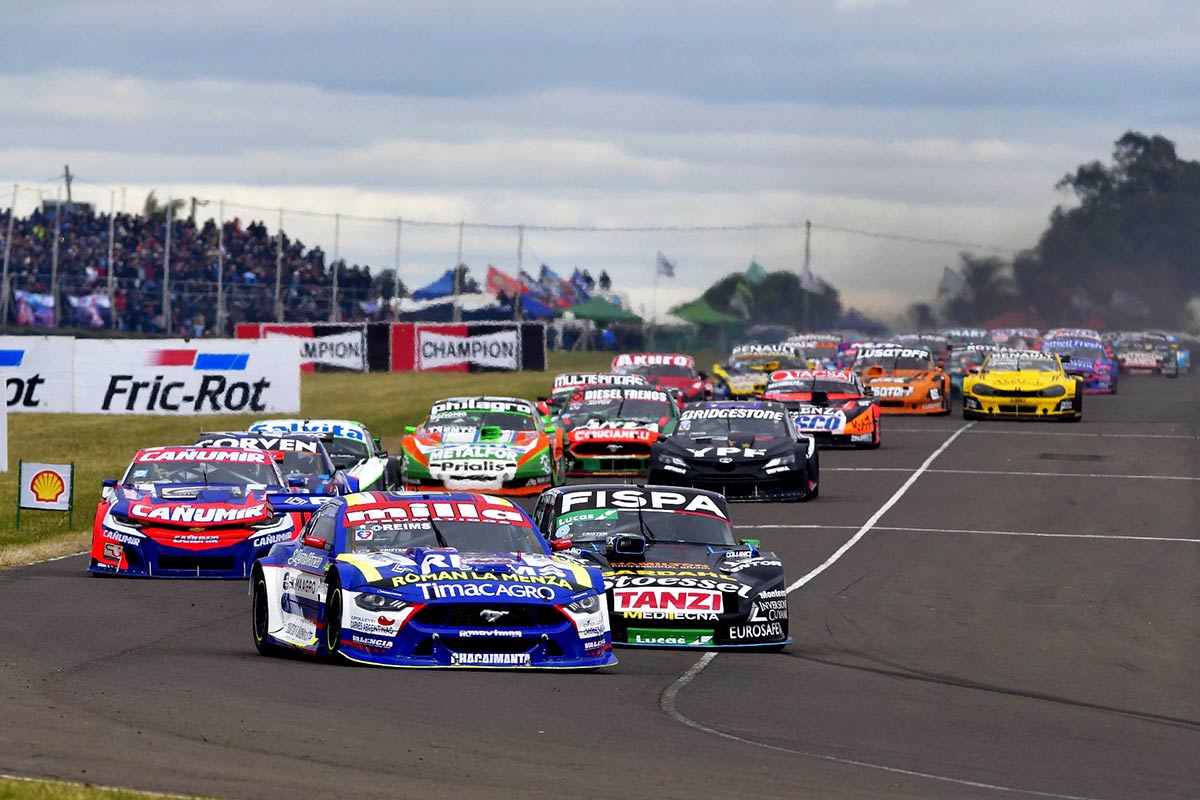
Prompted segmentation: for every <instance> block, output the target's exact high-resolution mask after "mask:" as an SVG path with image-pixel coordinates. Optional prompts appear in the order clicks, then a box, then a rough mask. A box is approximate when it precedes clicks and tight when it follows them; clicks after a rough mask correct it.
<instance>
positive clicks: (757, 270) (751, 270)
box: [745, 261, 767, 286]
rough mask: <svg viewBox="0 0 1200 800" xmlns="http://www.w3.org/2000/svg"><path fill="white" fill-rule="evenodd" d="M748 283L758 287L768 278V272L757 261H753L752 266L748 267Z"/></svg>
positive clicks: (746, 273)
mask: <svg viewBox="0 0 1200 800" xmlns="http://www.w3.org/2000/svg"><path fill="white" fill-rule="evenodd" d="M745 276H746V283H748V284H750V285H751V286H758V285H759V284H760V283H762V282H763V281H764V280H766V278H767V271H766V270H765V269H763V268H762V265H761V264H759V263H758V262H757V261H751V262H750V266H749V267H746V272H745Z"/></svg>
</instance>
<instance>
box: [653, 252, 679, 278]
mask: <svg viewBox="0 0 1200 800" xmlns="http://www.w3.org/2000/svg"><path fill="white" fill-rule="evenodd" d="M654 263H655V267H656V268H657V270H658V274H659V275H662V276H663V277H664V278H674V277H675V262H674V261H668V260H667V257H666V256H665V255H664V254H663V251H662V250H659V251H658V257H657V258H656V259H655V262H654Z"/></svg>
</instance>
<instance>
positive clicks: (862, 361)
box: [854, 355, 933, 372]
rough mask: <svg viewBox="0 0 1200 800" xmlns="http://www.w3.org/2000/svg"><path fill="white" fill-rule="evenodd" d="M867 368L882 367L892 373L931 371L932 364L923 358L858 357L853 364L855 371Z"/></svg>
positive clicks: (901, 356)
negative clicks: (904, 370) (896, 371)
mask: <svg viewBox="0 0 1200 800" xmlns="http://www.w3.org/2000/svg"><path fill="white" fill-rule="evenodd" d="M868 367H883V368H884V369H885V370H887V371H889V372H892V371H895V370H902V369H907V370H924V369H933V364H932V363H931V362H930V360H929V359H928V358H925V357H924V356H903V355H900V356H870V357H867V358H863V357H859V358H858V359H856V360H855V362H854V368H855V369H859V370H862V369H867V368H868Z"/></svg>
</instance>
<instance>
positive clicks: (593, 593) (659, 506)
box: [89, 329, 1190, 669]
mask: <svg viewBox="0 0 1200 800" xmlns="http://www.w3.org/2000/svg"><path fill="white" fill-rule="evenodd" d="M1189 356H1190V354H1189V353H1188V352H1187V349H1186V348H1185V347H1182V346H1181V345H1180V343H1179V342H1177V341H1176V342H1172V341H1171V339H1170V338H1169V337H1168V336H1167V335H1165V334H1158V333H1155V332H1142V333H1137V334H1122V335H1120V336H1102V335H1101V334H1099V333H1098V332H1096V331H1091V330H1084V329H1056V330H1050V331H1046V332H1040V331H1034V330H1030V329H1004V330H1002V331H987V330H983V329H947V330H944V331H940V332H918V333H914V334H908V335H901V336H897V337H894V338H893V339H890V340H887V341H880V340H869V339H868V338H867V337H853V336H846V335H842V334H836V333H828V334H816V335H807V336H803V337H793V339H790V340H788V341H787V342H784V343H782V344H751V345H741V346H739V347H737V348H735V349H734V351H733V352H732V353H731V356H730V359H729V360H728V362H726V363H724V364H718V365H716V366H715V367H714V369H713V378H712V379H710V378H709V377H708V376H707V375H705V374H704V373H702V372H699V371H698V370H696V367H695V362H694V360H693V359H692V358H691V357H690V356H686V355H683V354H674V353H627V354H621V355H619V356H617V357H616V358H615V359H614V360H613V363H612V371H611V372H607V373H570V374H562V375H558V376H556V377H555V378H554V379H553V381H552V384H551V387H550V391H549V393H548V394H547V395H545V396H543V397H540V398H538V399H537V400H536V401H531V400H526V399H523V398H515V397H497V396H488V395H479V396H460V397H447V398H443V399H441V400H438V401H437V402H435V403H434V404H433V405H432V406H431V407H430V409H429V413H428V414H427V416H426V417H425V419H424V420H422V421H421V422H420V423H419V424H418V425H414V426H411V427H408V428H406V429H405V431H404V435H403V437H402V440H401V445H400V452H399V453H398V454H396V455H391V454H389V453H388V452H386V451H385V450H383V448H382V446H381V444H380V440H379V439H378V438H376V437H374V436H372V435H371V432H370V431H369V430H368V429H367V428H366V427H365V426H364V425H363V424H362V423H359V422H356V421H353V420H337V419H304V418H294V419H265V420H259V421H256V422H254V423H253V424H251V425H249V426H248V428H247V429H246V430H245V431H217V432H202V433H200V434H199V435H198V436H197V438H196V439H195V441H194V442H192V443H190V444H178V445H169V446H159V447H149V448H143V449H140V450H138V451H137V452H136V453H135V454H134V455H133V458H132V460H131V461H130V463H129V465H128V466H127V467H126V469H125V472H124V473H123V475H122V477H121V478H119V479H115V478H114V479H109V480H106V481H105V482H104V488H103V492H102V497H101V500H100V502H99V503H98V505H97V509H96V515H95V519H94V524H93V536H92V546H91V550H90V556H89V571H90V572H92V573H94V574H98V575H124V576H139V577H160V578H236V579H242V580H247V581H248V582H249V585H250V597H251V617H252V625H251V627H252V632H253V640H254V645H255V647H256V648H257V649H258V650H259V651H260V652H261V653H264V654H268V655H275V654H279V653H284V652H289V651H292V652H297V653H303V654H307V655H309V656H314V657H322V658H332V659H341V660H347V661H353V662H361V663H365V664H376V665H386V666H403V667H471V668H547V669H549V668H561V669H592V668H598V667H606V666H609V665H612V664H615V663H616V659H615V657H614V655H613V645H614V644H617V645H622V646H636V645H643V646H653V647H671V646H682V647H703V648H709V647H741V648H758V649H770V650H776V649H779V648H782V647H783V646H785V645H786V644H787V643H789V642H790V639H789V636H788V604H787V594H786V586H787V583H786V581H785V578H784V569H783V565H782V563H781V562H780V561H779V559H778V558H777V557H776V556H775V555H774V554H772V553H770V552H767V551H764V550H762V549H761V548H760V546H759V543H758V542H757V541H756V540H752V539H739V538H738V537H737V535H736V532H735V530H734V527H733V525H732V523H731V519H730V513H729V506H728V503H729V502H731V501H735V500H736V501H809V500H812V499H814V498H817V497H818V496H819V494H820V450H821V449H823V448H832V447H844V448H854V449H867V450H871V449H876V448H879V447H880V446H881V444H882V427H883V426H882V425H881V422H882V418H883V417H884V416H888V415H900V414H922V415H942V414H948V413H950V411H951V408H952V405H951V402H952V401H951V398H952V396H953V395H954V394H960V395H961V397H962V414H963V416H964V418H967V419H991V418H1018V419H1048V420H1049V419H1057V420H1062V421H1067V422H1078V421H1079V420H1081V419H1082V417H1083V400H1084V394H1086V393H1115V392H1116V391H1117V388H1118V385H1119V376H1120V375H1121V374H1123V373H1136V372H1147V373H1148V372H1154V373H1157V374H1159V375H1164V376H1167V377H1176V376H1178V375H1179V374H1180V372H1181V371H1186V370H1188V369H1189V368H1190V357H1189ZM571 476H586V477H588V478H589V479H591V480H592V482H588V483H583V484H574V485H567V479H568V477H571ZM605 476H620V477H622V478H624V479H629V478H633V479H642V480H644V481H645V483H644V484H643V483H638V484H630V483H615V482H608V483H606V482H601V481H598V480H597V479H601V478H603V477H605ZM524 497H527V498H532V501H535V502H536V506H535V507H534V508H533V511H532V512H531V513H529V512H528V511H527V510H526V509H523V508H522V507H521V506H520V505H518V504H517V503H516V502H514V500H513V499H511V498H524Z"/></svg>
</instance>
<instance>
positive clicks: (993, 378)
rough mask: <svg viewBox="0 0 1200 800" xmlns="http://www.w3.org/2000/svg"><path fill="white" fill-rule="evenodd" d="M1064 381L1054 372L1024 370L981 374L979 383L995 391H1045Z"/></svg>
mask: <svg viewBox="0 0 1200 800" xmlns="http://www.w3.org/2000/svg"><path fill="white" fill-rule="evenodd" d="M1060 380H1062V376H1060V375H1058V374H1057V373H1054V372H1039V371H1037V370H1028V369H1023V370H1019V371H1016V372H981V373H979V382H980V383H986V384H987V385H988V386H991V387H993V388H995V389H1026V390H1031V389H1043V388H1045V387H1047V386H1050V385H1052V384H1055V383H1058V382H1059V381H1060Z"/></svg>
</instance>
